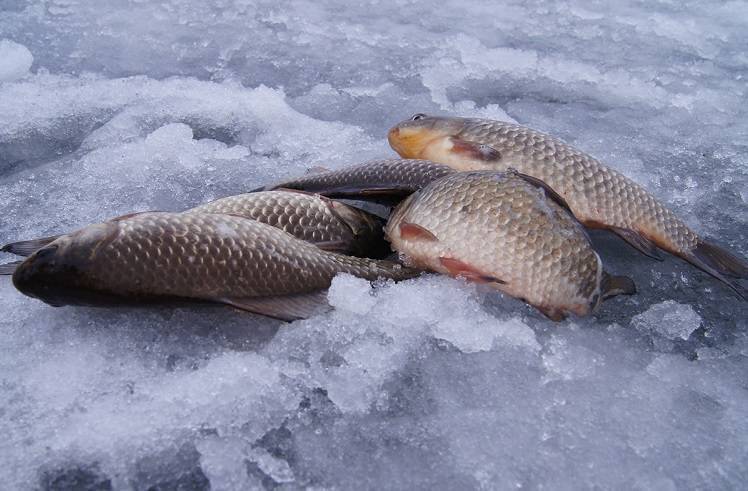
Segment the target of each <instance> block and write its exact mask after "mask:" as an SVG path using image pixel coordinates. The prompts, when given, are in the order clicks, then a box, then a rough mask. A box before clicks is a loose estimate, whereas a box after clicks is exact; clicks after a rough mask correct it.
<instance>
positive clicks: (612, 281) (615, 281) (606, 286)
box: [600, 272, 636, 300]
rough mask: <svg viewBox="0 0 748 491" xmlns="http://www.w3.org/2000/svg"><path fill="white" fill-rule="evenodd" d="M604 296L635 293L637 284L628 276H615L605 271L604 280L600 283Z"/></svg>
mask: <svg viewBox="0 0 748 491" xmlns="http://www.w3.org/2000/svg"><path fill="white" fill-rule="evenodd" d="M600 290H601V292H602V298H603V300H605V299H606V298H611V297H615V296H616V295H633V294H634V293H636V284H635V283H634V280H632V279H631V278H629V277H628V276H615V275H612V274H608V273H606V272H603V280H602V283H601V285H600Z"/></svg>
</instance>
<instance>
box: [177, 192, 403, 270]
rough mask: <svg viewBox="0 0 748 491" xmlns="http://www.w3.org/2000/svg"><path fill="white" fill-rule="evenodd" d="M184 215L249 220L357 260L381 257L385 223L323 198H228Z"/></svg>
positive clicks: (385, 251)
mask: <svg viewBox="0 0 748 491" xmlns="http://www.w3.org/2000/svg"><path fill="white" fill-rule="evenodd" d="M186 213H219V214H229V215H237V216H241V217H245V218H251V219H253V220H257V221H259V222H262V223H266V224H268V225H272V226H273V227H276V228H279V229H281V230H284V231H286V232H288V233H290V234H291V235H293V236H294V237H296V238H298V239H301V240H304V241H307V242H311V243H313V244H315V245H316V246H317V247H319V248H321V249H324V250H326V251H333V252H339V253H341V254H350V255H354V256H359V257H384V255H387V254H388V253H389V252H390V251H389V247H387V243H386V242H385V240H384V233H383V226H384V221H383V220H382V219H381V218H379V217H377V216H376V215H373V214H371V213H367V212H366V211H364V210H361V209H359V208H356V207H353V206H349V205H347V204H345V203H342V202H340V201H336V200H332V199H330V198H327V197H325V196H320V195H317V194H313V193H305V192H300V191H287V190H276V191H266V192H258V193H244V194H240V195H237V196H228V197H226V198H221V199H218V200H215V201H212V202H210V203H206V204H204V205H200V206H197V207H195V208H192V209H190V210H188V211H187V212H186Z"/></svg>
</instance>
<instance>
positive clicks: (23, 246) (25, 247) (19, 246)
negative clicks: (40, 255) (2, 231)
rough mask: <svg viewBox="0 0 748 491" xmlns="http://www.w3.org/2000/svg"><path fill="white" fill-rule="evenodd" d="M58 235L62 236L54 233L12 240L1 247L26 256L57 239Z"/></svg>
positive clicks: (1, 249)
mask: <svg viewBox="0 0 748 491" xmlns="http://www.w3.org/2000/svg"><path fill="white" fill-rule="evenodd" d="M58 237H60V236H59V235H54V236H51V237H41V238H38V239H31V240H21V241H18V242H11V243H10V244H5V245H4V246H3V247H0V251H2V252H9V253H11V254H15V255H17V256H24V257H26V256H30V255H32V254H33V253H34V252H36V251H37V250H39V249H41V248H42V247H44V246H45V245H47V244H49V243H50V242H53V241H55V240H56V239H57V238H58Z"/></svg>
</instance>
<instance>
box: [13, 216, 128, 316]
mask: <svg viewBox="0 0 748 491" xmlns="http://www.w3.org/2000/svg"><path fill="white" fill-rule="evenodd" d="M116 229H117V227H116V225H114V224H113V223H111V222H110V223H102V224H97V225H91V226H89V227H86V228H84V229H81V230H79V231H77V232H74V233H72V234H69V235H63V236H61V237H59V238H57V239H56V240H54V241H53V242H51V243H50V244H48V245H46V246H44V247H42V248H41V249H39V250H37V251H36V252H34V253H33V254H32V255H31V256H29V257H28V258H26V260H25V261H24V262H23V263H21V264H20V265H19V266H18V268H16V270H15V272H14V273H13V285H14V286H15V287H16V288H17V289H18V290H19V291H20V292H21V293H23V294H24V295H27V296H29V297H33V298H37V299H39V300H41V301H43V302H45V303H47V304H49V305H53V306H61V305H85V304H87V303H89V302H87V301H86V298H87V297H89V296H90V295H91V292H92V291H93V290H94V286H93V285H92V279H91V277H90V275H89V274H88V272H89V271H90V269H91V266H92V264H93V262H94V260H95V259H94V258H95V255H96V252H97V250H99V249H100V248H101V246H102V245H103V244H104V243H105V242H107V241H110V240H111V239H112V237H113V232H116Z"/></svg>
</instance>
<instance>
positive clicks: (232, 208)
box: [0, 191, 389, 274]
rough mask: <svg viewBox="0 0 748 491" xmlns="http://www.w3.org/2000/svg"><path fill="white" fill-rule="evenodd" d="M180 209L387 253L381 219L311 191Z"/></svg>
mask: <svg viewBox="0 0 748 491" xmlns="http://www.w3.org/2000/svg"><path fill="white" fill-rule="evenodd" d="M185 213H220V214H228V215H238V216H241V217H246V218H251V219H253V220H257V221H259V222H262V223H267V224H268V225H272V226H273V227H276V228H279V229H281V230H284V231H286V232H288V233H290V234H291V235H293V236H295V237H297V238H299V239H301V240H305V241H307V242H312V243H314V244H315V245H316V246H317V247H320V248H321V249H325V250H328V251H334V252H340V253H342V254H352V255H355V256H365V257H383V256H385V255H386V254H387V253H389V247H387V244H386V242H385V241H384V237H383V233H382V226H383V221H382V220H381V219H380V218H378V217H376V216H375V215H372V214H370V213H367V212H365V211H363V210H359V209H357V208H354V207H352V206H348V205H346V204H344V203H341V202H339V201H333V200H331V199H329V198H325V197H322V196H317V195H312V194H305V193H301V192H292V191H268V192H260V193H247V194H240V195H237V196H228V197H226V198H221V199H218V200H215V201H211V202H210V203H206V204H204V205H200V206H197V207H195V208H192V209H190V210H187V211H186V212H185ZM57 237H59V236H52V237H44V238H41V239H32V240H26V241H21V242H13V243H10V244H6V245H5V246H3V247H2V248H1V249H0V250H1V251H3V252H10V253H13V254H17V255H20V256H28V255H30V254H32V253H33V252H34V251H36V250H37V249H40V248H41V247H43V246H45V245H47V244H49V243H50V242H52V241H53V240H55V239H56V238H57ZM0 274H2V273H1V272H0Z"/></svg>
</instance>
